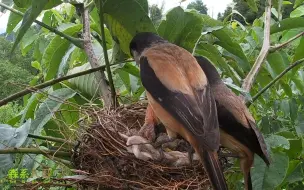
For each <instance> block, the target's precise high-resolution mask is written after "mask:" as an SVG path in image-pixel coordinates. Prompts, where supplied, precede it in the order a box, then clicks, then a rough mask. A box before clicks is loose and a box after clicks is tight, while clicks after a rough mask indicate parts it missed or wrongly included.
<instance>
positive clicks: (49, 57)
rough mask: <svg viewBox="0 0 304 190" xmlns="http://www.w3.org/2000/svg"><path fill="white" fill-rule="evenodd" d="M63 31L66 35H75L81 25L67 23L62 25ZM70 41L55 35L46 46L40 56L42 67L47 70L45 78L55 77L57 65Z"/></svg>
mask: <svg viewBox="0 0 304 190" xmlns="http://www.w3.org/2000/svg"><path fill="white" fill-rule="evenodd" d="M64 28H65V29H64V30H63V32H64V33H65V34H67V35H71V36H73V35H75V34H76V33H78V32H79V31H80V30H81V28H82V25H80V24H76V25H68V26H65V27H64ZM69 46H70V42H69V41H68V40H66V39H62V38H61V37H60V36H56V37H54V38H53V39H52V41H51V42H50V43H49V45H48V46H47V48H46V50H45V52H44V54H43V56H42V68H44V69H45V70H47V73H46V76H45V80H51V79H53V78H54V77H56V75H57V72H58V68H59V65H60V63H61V61H62V58H63V57H64V55H65V54H66V52H67V50H68V49H69Z"/></svg>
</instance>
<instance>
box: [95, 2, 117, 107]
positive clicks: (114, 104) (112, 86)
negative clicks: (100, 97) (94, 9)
mask: <svg viewBox="0 0 304 190" xmlns="http://www.w3.org/2000/svg"><path fill="white" fill-rule="evenodd" d="M99 20H100V31H101V38H102V49H103V53H104V59H105V63H106V71H107V74H108V79H109V84H110V88H111V96H112V105H113V106H114V107H116V92H115V87H114V82H113V77H112V73H111V68H110V61H109V57H108V52H107V43H106V36H105V29H104V16H103V3H102V2H100V3H99Z"/></svg>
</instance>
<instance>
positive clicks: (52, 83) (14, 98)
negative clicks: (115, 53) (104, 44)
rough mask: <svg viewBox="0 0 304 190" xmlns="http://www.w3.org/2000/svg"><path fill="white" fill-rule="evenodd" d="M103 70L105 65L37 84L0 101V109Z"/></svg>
mask: <svg viewBox="0 0 304 190" xmlns="http://www.w3.org/2000/svg"><path fill="white" fill-rule="evenodd" d="M117 64H119V63H117ZM117 64H116V65H117ZM113 65H114V64H113ZM104 69H105V65H103V66H99V67H96V68H93V69H88V70H86V71H82V72H79V73H74V74H71V75H67V76H64V77H60V78H57V79H53V80H49V81H47V82H45V83H41V84H38V85H36V86H33V87H30V88H27V89H25V90H22V91H20V92H17V93H15V94H12V95H10V96H8V97H6V98H4V99H2V100H0V107H1V106H3V105H5V104H7V103H9V102H11V101H14V100H16V99H18V98H20V97H22V96H25V95H27V94H29V93H31V92H35V91H37V90H40V89H43V88H45V87H48V86H52V85H54V84H57V83H60V82H62V81H65V80H68V79H72V78H76V77H79V76H83V75H87V74H90V73H93V72H96V71H99V70H104Z"/></svg>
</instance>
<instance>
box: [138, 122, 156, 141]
mask: <svg viewBox="0 0 304 190" xmlns="http://www.w3.org/2000/svg"><path fill="white" fill-rule="evenodd" d="M138 135H139V136H141V137H144V138H145V139H147V140H148V141H149V142H153V141H154V140H155V138H156V134H155V126H154V124H144V125H143V126H142V127H141V129H140V130H139V132H138Z"/></svg>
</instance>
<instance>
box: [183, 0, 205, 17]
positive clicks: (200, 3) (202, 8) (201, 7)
mask: <svg viewBox="0 0 304 190" xmlns="http://www.w3.org/2000/svg"><path fill="white" fill-rule="evenodd" d="M187 9H195V10H197V11H198V12H199V13H201V14H207V12H208V8H207V6H206V5H205V4H204V3H203V1H200V0H196V1H194V2H191V3H189V4H188V6H187Z"/></svg>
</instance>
